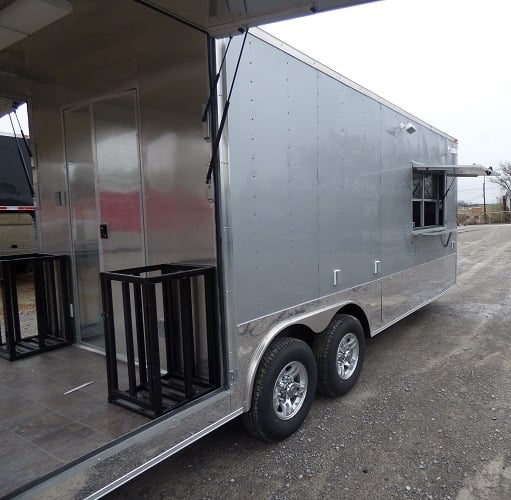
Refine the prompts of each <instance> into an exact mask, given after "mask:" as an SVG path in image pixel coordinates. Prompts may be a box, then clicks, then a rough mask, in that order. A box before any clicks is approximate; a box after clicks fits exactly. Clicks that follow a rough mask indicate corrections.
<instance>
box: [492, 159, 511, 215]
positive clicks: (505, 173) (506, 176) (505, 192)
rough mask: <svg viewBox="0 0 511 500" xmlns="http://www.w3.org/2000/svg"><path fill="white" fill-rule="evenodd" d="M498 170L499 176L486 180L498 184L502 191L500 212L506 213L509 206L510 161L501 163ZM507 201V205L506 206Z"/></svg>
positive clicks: (510, 197)
mask: <svg viewBox="0 0 511 500" xmlns="http://www.w3.org/2000/svg"><path fill="white" fill-rule="evenodd" d="M499 166H500V168H499V169H498V173H499V174H500V175H499V176H496V177H490V178H489V179H488V180H489V181H490V182H493V184H498V185H499V186H500V188H501V190H502V210H503V211H504V212H506V211H507V210H509V209H508V206H509V205H511V161H501V162H500V164H499ZM508 200H509V205H508Z"/></svg>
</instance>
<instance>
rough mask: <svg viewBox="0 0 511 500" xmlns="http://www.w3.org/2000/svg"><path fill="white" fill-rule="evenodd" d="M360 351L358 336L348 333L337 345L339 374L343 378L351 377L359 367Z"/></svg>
mask: <svg viewBox="0 0 511 500" xmlns="http://www.w3.org/2000/svg"><path fill="white" fill-rule="evenodd" d="M359 353H360V349H359V345H358V339H357V336H356V335H355V334H354V333H347V334H346V335H345V336H344V337H343V338H342V339H341V341H340V342H339V346H338V347H337V357H336V361H337V374H338V375H339V377H340V378H341V379H342V380H347V379H349V378H350V377H351V376H352V375H353V373H354V372H355V370H356V369H357V365H358V357H359Z"/></svg>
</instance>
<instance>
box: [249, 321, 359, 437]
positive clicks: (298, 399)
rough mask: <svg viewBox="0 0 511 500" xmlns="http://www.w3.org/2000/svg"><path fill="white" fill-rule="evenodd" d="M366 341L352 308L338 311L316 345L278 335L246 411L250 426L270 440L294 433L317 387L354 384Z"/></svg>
mask: <svg viewBox="0 0 511 500" xmlns="http://www.w3.org/2000/svg"><path fill="white" fill-rule="evenodd" d="M364 346H365V342H364V331H363V329H362V325H361V324H360V322H359V321H358V320H357V319H356V318H355V317H353V316H350V315H347V314H338V315H337V316H335V317H334V319H333V320H332V322H331V323H330V325H329V326H328V328H327V329H326V330H325V331H323V332H322V333H320V334H319V335H317V337H316V339H315V340H314V344H313V348H312V349H311V348H310V347H309V346H308V345H307V344H306V343H305V342H303V341H301V340H298V339H294V338H290V337H282V338H277V339H275V340H274V341H273V342H272V344H271V345H270V347H269V348H268V350H267V351H266V353H265V355H264V356H263V359H262V360H261V363H260V364H259V368H258V370H257V373H256V377H255V381H254V389H253V391H252V406H251V408H250V410H249V411H248V412H247V413H245V414H244V417H243V419H244V420H243V422H244V425H245V427H246V428H247V429H248V431H249V432H251V433H252V434H254V435H255V436H256V437H259V438H261V439H264V440H266V441H281V440H283V439H285V438H287V437H288V436H290V435H291V434H293V432H295V431H296V430H297V429H298V428H299V427H300V425H301V424H302V423H303V421H304V420H305V417H306V416H307V413H308V412H309V409H310V407H311V404H312V401H313V399H314V394H315V392H316V388H317V390H318V391H319V392H321V393H322V394H325V395H327V396H332V397H335V396H341V395H343V394H345V393H346V392H348V391H349V390H350V389H351V388H352V387H353V385H354V384H355V382H356V380H357V378H358V375H359V373H360V370H361V368H362V364H363V361H364Z"/></svg>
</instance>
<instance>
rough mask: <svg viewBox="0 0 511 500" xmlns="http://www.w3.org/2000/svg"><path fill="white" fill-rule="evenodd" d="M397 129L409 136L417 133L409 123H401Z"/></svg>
mask: <svg viewBox="0 0 511 500" xmlns="http://www.w3.org/2000/svg"><path fill="white" fill-rule="evenodd" d="M399 128H400V129H401V130H404V131H405V132H408V133H409V134H415V132H417V128H416V127H415V125H414V124H413V123H411V122H408V123H401V125H399Z"/></svg>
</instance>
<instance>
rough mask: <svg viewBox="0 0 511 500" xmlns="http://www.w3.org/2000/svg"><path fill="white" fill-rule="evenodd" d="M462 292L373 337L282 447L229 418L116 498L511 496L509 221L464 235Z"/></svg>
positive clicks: (453, 292)
mask: <svg viewBox="0 0 511 500" xmlns="http://www.w3.org/2000/svg"><path fill="white" fill-rule="evenodd" d="M458 263H459V265H458V272H459V274H458V285H457V286H456V287H455V288H454V289H452V290H450V291H449V292H448V293H447V294H446V295H444V296H443V297H442V298H440V299H439V300H437V301H436V302H434V303H432V304H430V305H429V306H427V307H425V308H423V309H422V310H420V311H418V312H416V313H414V314H413V315H411V316H410V317H408V318H406V319H405V320H403V321H401V322H400V323H398V324H397V325H394V326H393V327H391V328H390V329H388V330H387V331H386V332H384V333H381V334H380V335H378V336H376V337H375V338H374V339H371V340H370V341H369V342H368V346H367V355H366V362H365V366H364V369H363V370H362V374H361V376H360V379H359V381H358V383H357V385H356V386H355V388H354V389H353V390H352V391H351V392H350V393H349V394H348V395H346V396H345V397H343V398H340V399H329V398H326V397H321V396H317V397H316V400H315V402H314V405H313V407H312V410H311V412H310V414H309V417H308V419H307V421H306V422H305V424H304V425H303V426H302V428H301V429H300V430H299V431H298V432H297V433H296V434H295V435H293V436H291V437H290V438H289V439H287V440H286V441H284V442H283V443H280V444H267V443H262V442H259V441H257V440H256V439H254V438H252V437H250V436H249V435H247V434H246V433H245V432H244V431H243V429H242V427H241V424H240V422H239V421H233V422H231V423H229V424H228V425H226V426H224V427H223V428H221V429H219V430H218V431H216V432H214V433H213V434H211V435H209V436H207V437H205V438H203V439H202V440H200V441H199V442H197V443H195V444H194V445H192V446H190V447H188V448H187V449H185V450H184V451H183V452H181V453H180V454H179V455H177V456H174V457H172V458H170V459H169V460H167V461H165V462H163V463H161V464H160V465H158V466H156V467H155V468H153V469H151V470H150V471H148V472H146V473H145V474H144V475H142V476H140V477H139V478H137V479H135V480H133V481H132V482H131V483H128V484H127V485H125V486H124V487H123V488H121V489H120V490H118V491H117V492H115V493H114V494H112V495H111V498H123V499H124V498H137V499H138V498H151V499H152V498H162V499H163V498H179V499H202V498H211V499H221V498H244V499H245V498H261V499H298V498H300V499H302V498H429V499H432V498H434V499H459V500H465V499H509V498H511V437H510V431H511V418H510V417H511V385H510V384H509V380H510V377H511V343H510V336H511V329H510V326H509V320H510V318H511V291H510V288H511V265H510V264H511V226H491V227H484V228H481V227H477V228H466V229H464V230H463V231H462V232H460V234H459V259H458Z"/></svg>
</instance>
